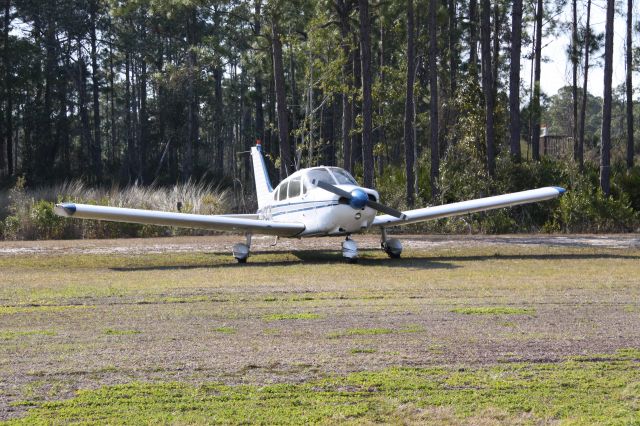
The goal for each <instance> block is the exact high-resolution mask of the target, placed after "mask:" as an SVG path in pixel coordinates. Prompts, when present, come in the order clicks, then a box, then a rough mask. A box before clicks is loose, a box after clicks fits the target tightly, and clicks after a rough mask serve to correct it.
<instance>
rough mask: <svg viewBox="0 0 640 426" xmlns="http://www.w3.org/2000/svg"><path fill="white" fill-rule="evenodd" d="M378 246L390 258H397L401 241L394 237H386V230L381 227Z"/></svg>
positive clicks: (399, 253) (400, 251)
mask: <svg viewBox="0 0 640 426" xmlns="http://www.w3.org/2000/svg"><path fill="white" fill-rule="evenodd" d="M380 247H382V250H384V252H385V253H387V256H389V257H390V258H392V259H399V258H400V255H401V254H402V243H401V242H400V240H398V239H395V238H387V231H386V230H385V229H384V228H381V238H380Z"/></svg>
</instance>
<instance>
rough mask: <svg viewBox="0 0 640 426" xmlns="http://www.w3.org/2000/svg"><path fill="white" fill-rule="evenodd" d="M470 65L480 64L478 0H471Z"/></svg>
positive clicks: (473, 66) (472, 66)
mask: <svg viewBox="0 0 640 426" xmlns="http://www.w3.org/2000/svg"><path fill="white" fill-rule="evenodd" d="M469 66H470V67H471V68H473V70H474V71H475V70H476V69H477V66H478V0H469Z"/></svg>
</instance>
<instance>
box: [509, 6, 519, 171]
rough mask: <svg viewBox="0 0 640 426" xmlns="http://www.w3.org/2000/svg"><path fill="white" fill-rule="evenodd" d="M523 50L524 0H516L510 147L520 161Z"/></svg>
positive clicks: (512, 23)
mask: <svg viewBox="0 0 640 426" xmlns="http://www.w3.org/2000/svg"><path fill="white" fill-rule="evenodd" d="M521 51H522V0H514V1H513V8H512V11H511V67H510V70H509V147H510V151H511V157H512V158H513V159H514V160H515V161H520V156H521V152H520V151H521V150H520V54H521Z"/></svg>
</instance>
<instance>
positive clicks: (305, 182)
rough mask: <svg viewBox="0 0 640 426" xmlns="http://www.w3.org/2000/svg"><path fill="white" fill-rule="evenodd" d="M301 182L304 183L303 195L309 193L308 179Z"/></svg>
mask: <svg viewBox="0 0 640 426" xmlns="http://www.w3.org/2000/svg"><path fill="white" fill-rule="evenodd" d="M301 183H302V195H305V194H306V193H307V180H306V179H302V181H301Z"/></svg>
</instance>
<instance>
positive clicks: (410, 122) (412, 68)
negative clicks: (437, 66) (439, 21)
mask: <svg viewBox="0 0 640 426" xmlns="http://www.w3.org/2000/svg"><path fill="white" fill-rule="evenodd" d="M414 36H415V32H414V20H413V0H407V97H406V100H405V103H404V156H405V170H406V175H407V188H406V189H407V205H408V206H409V207H413V205H414V204H415V193H416V188H415V186H414V180H415V176H414V168H415V158H414V144H415V141H414V140H413V126H414V116H413V112H414V105H413V104H414V101H413V86H414V83H415V78H416V65H415V47H414V42H415V40H414Z"/></svg>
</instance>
